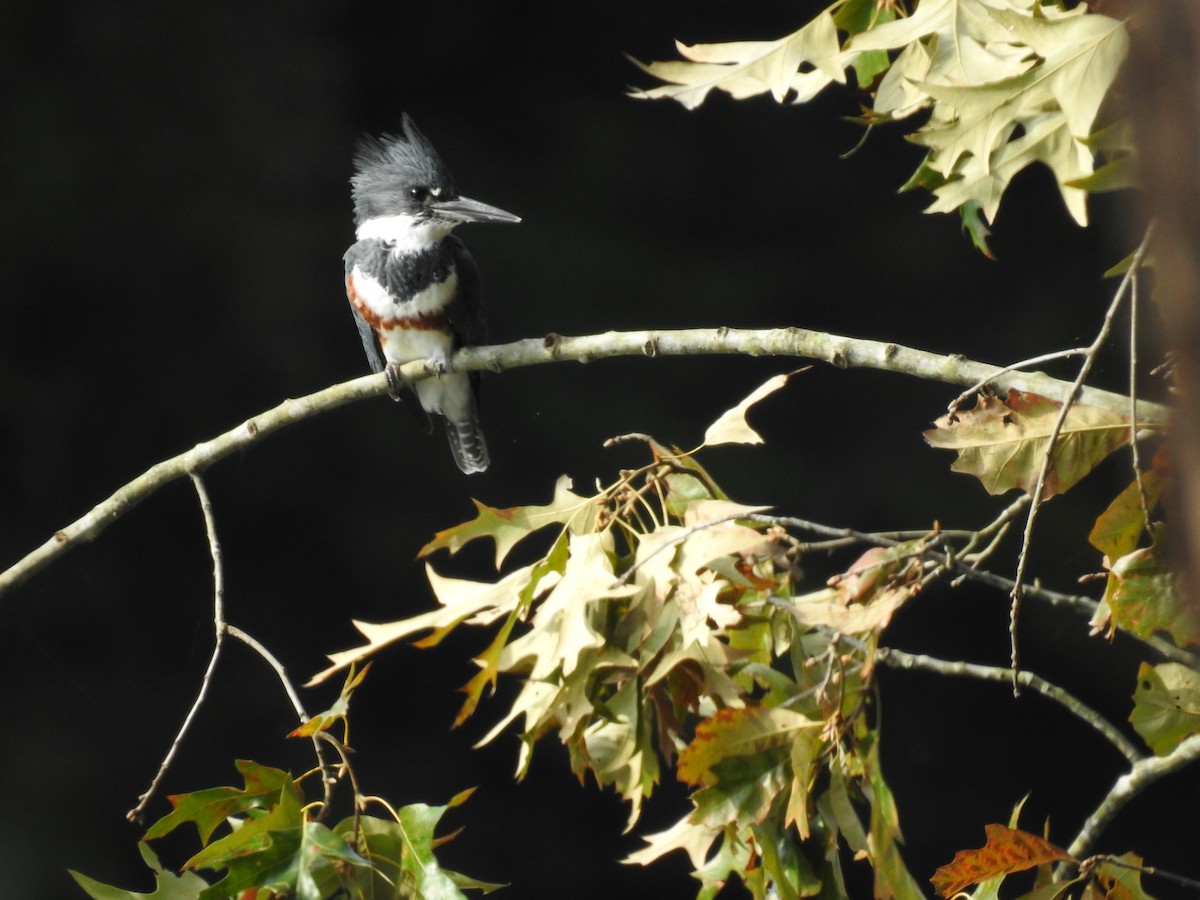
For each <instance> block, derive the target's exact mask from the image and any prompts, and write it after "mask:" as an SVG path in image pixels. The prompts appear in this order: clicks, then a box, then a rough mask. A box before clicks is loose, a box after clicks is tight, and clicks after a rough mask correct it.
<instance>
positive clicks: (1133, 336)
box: [1129, 274, 1154, 540]
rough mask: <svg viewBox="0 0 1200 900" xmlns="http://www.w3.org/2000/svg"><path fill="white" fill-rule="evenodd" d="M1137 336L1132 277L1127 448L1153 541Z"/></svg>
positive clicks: (1135, 286)
mask: <svg viewBox="0 0 1200 900" xmlns="http://www.w3.org/2000/svg"><path fill="white" fill-rule="evenodd" d="M1137 335H1138V278H1137V275H1136V274H1135V275H1134V276H1133V285H1132V286H1131V288H1130V291H1129V433H1130V434H1131V435H1133V439H1132V440H1131V441H1130V442H1129V447H1130V449H1131V450H1132V451H1133V480H1134V481H1136V482H1137V489H1138V499H1139V500H1140V501H1141V504H1142V525H1143V527H1144V528H1145V529H1146V536H1147V537H1149V538H1151V539H1152V540H1153V538H1154V526H1153V525H1152V524H1151V522H1150V501H1149V499H1148V498H1147V497H1146V483H1145V482H1144V481H1143V480H1142V460H1141V452H1140V451H1139V450H1138V441H1137V433H1138V414H1137V402H1136V401H1135V400H1134V397H1135V396H1136V394H1135V393H1134V392H1135V391H1136V390H1137V362H1138V352H1137Z"/></svg>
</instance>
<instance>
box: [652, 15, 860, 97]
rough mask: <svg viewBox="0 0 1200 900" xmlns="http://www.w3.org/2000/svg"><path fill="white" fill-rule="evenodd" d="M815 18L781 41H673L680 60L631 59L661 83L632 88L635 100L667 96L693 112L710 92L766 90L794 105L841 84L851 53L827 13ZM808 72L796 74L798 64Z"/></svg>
mask: <svg viewBox="0 0 1200 900" xmlns="http://www.w3.org/2000/svg"><path fill="white" fill-rule="evenodd" d="M840 5H841V4H840V3H837V4H834V6H832V7H830V8H829V9H826V10H825V11H823V12H821V13H818V14H817V16H816V17H815V18H814V19H813V20H812V21H810V22H809V23H808V24H806V25H805V26H804V27H802V28H800V29H799V30H798V31H795V32H793V33H792V34H790V35H788V36H787V37H784V38H780V39H779V40H775V41H731V42H727V43H719V44H694V45H690V46H689V45H687V44H683V43H680V42H679V41H676V42H675V49H676V50H677V51H678V52H679V54H680V56H682V57H684V60H683V61H679V60H672V61H667V62H652V63H643V62H639V61H638V60H636V59H632V62H633V64H634V65H636V66H637V67H638V68H639V69H641V70H642V71H643V72H646V73H647V74H648V75H652V76H653V77H655V78H657V79H659V80H660V81H664V82H666V84H663V85H660V86H659V87H654V88H648V89H646V90H634V91H632V92H631V94H632V95H633V96H634V97H638V98H640V99H655V98H662V97H667V98H670V99H672V100H675V101H677V102H678V103H680V104H682V105H683V106H684V107H685V108H687V109H695V108H696V107H697V106H699V105H700V104H701V103H703V102H704V100H705V98H707V97H708V95H709V93H710V92H712V91H713V90H721V91H724V92H725V93H727V94H729V95H730V96H731V97H733V98H735V99H738V100H741V99H744V98H746V97H754V96H756V95H758V94H765V93H768V92H770V93H771V95H772V96H773V97H774V98H775V100H776V101H778V102H780V103H782V102H783V101H784V99H785V98H786V96H787V95H788V93H789V92H791V91H794V92H795V93H796V102H804V101H806V100H809V99H811V98H812V97H814V96H816V95H817V93H818V92H819V91H821V89H823V88H824V87H825V86H826V85H828V84H830V83H832V82H834V81H836V82H839V83H845V81H846V74H845V69H846V67H847V66H848V65H851V64H852V63H853V61H854V60H855V58H856V57H857V56H858V54H857V53H845V52H843V51H842V48H841V45H840V43H839V41H838V35H837V26H836V25H835V23H834V20H833V16H832V14H831V13H832V11H833V10H834V9H835V8H837V7H838V6H840ZM805 65H807V66H811V67H812V70H811V71H807V72H800V71H799V69H800V68H801V67H802V66H805Z"/></svg>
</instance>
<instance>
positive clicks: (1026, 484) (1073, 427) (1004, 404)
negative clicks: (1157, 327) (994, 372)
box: [925, 390, 1129, 500]
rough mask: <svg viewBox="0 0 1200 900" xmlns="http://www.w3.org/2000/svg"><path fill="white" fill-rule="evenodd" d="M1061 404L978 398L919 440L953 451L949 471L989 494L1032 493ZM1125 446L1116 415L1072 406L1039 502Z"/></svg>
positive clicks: (1125, 429)
mask: <svg viewBox="0 0 1200 900" xmlns="http://www.w3.org/2000/svg"><path fill="white" fill-rule="evenodd" d="M1061 408H1062V406H1061V404H1059V403H1057V402H1055V401H1054V400H1050V399H1048V398H1046V397H1042V396H1039V395H1038V394H1031V393H1025V392H1023V391H1017V390H1010V391H1009V392H1008V396H1007V397H1006V398H1005V399H1004V400H1001V399H999V398H998V397H989V396H980V397H979V398H978V400H977V401H976V404H975V407H974V408H973V409H969V410H965V411H960V412H957V413H955V414H953V415H945V416H942V417H941V418H940V419H938V420H937V422H935V423H934V425H935V427H934V428H932V429H930V430H929V431H926V432H925V440H926V441H927V442H928V443H929V444H930V445H931V446H933V447H937V448H938V449H942V450H955V451H957V452H958V459H956V460H955V461H954V464H953V465H952V466H951V467H950V469H951V471H954V472H964V473H966V474H968V475H974V476H975V477H976V478H978V479H979V481H980V482H981V483H982V484H983V486H984V488H985V489H986V490H987V492H988V493H989V494H1003V493H1004V492H1005V491H1009V490H1011V489H1012V488H1020V489H1021V490H1023V491H1025V492H1026V493H1028V494H1032V493H1033V491H1034V489H1035V488H1036V486H1037V480H1038V475H1039V472H1040V471H1041V467H1042V460H1043V459H1044V457H1045V455H1046V448H1047V446H1048V444H1049V442H1050V434H1051V433H1052V432H1053V430H1054V423H1055V421H1056V420H1057V418H1058V415H1059V410H1060V409H1061ZM1128 441H1129V420H1128V419H1127V418H1126V417H1125V416H1123V415H1121V414H1120V413H1116V412H1112V411H1110V410H1107V409H1101V408H1098V407H1094V406H1082V405H1080V404H1078V403H1077V404H1075V405H1073V406H1072V407H1071V409H1070V410H1069V411H1068V413H1067V417H1066V419H1065V421H1064V422H1063V427H1062V430H1061V431H1060V432H1059V434H1058V440H1057V442H1056V443H1055V445H1054V453H1053V455H1052V456H1051V460H1050V468H1049V470H1048V472H1047V474H1046V485H1045V488H1044V490H1043V491H1042V499H1043V500H1046V499H1048V498H1050V497H1053V496H1054V495H1055V494H1061V493H1063V492H1064V491H1067V490H1069V489H1070V488H1072V487H1073V486H1074V485H1076V484H1077V483H1078V482H1079V481H1080V480H1081V479H1082V478H1083V477H1084V476H1085V475H1087V474H1088V473H1089V472H1090V471H1091V470H1092V469H1094V468H1095V467H1096V466H1097V465H1098V464H1099V462H1100V461H1101V460H1102V459H1104V458H1105V457H1106V456H1108V455H1109V454H1110V453H1112V452H1113V451H1114V450H1116V449H1117V448H1118V447H1120V446H1121V445H1123V444H1125V443H1127V442H1128Z"/></svg>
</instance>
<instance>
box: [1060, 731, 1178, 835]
mask: <svg viewBox="0 0 1200 900" xmlns="http://www.w3.org/2000/svg"><path fill="white" fill-rule="evenodd" d="M1197 759H1200V734H1193V735H1192V736H1191V737H1188V738H1185V739H1184V740H1183V741H1182V742H1181V743H1180V744H1179V746H1178V747H1176V748H1175V749H1174V750H1172V751H1171V752H1170V753H1168V754H1167V755H1166V756H1151V757H1147V758H1145V759H1141V760H1139V761H1138V762H1136V763H1134V765H1133V768H1131V769H1130V770H1129V771H1128V772H1126V773H1125V774H1124V775H1122V776H1121V777H1120V778H1118V779H1117V781H1116V783H1115V784H1114V785H1113V786H1112V790H1110V791H1109V792H1108V794H1107V795H1106V796H1105V798H1104V800H1103V801H1102V802H1101V803H1100V805H1099V806H1098V807H1096V810H1095V812H1093V813H1092V814H1091V815H1090V816H1088V820H1087V821H1086V822H1085V823H1084V824H1083V828H1081V829H1080V831H1079V834H1078V835H1077V836H1076V837H1075V840H1073V841H1072V842H1071V846H1070V847H1068V848H1067V852H1068V853H1070V854H1071V856H1073V857H1075V858H1076V859H1082V858H1083V857H1084V856H1087V855H1088V854H1089V853H1091V851H1092V847H1094V846H1095V844H1096V839H1097V838H1099V837H1100V834H1101V833H1102V832H1103V831H1104V829H1105V828H1107V827H1108V823H1109V822H1111V821H1112V820H1113V819H1114V818H1115V817H1116V815H1117V813H1119V812H1120V811H1121V810H1122V809H1124V808H1125V806H1126V805H1127V804H1128V803H1129V801H1130V800H1132V799H1133V798H1134V797H1136V796H1137V795H1138V794H1140V793H1141V792H1142V791H1144V790H1145V789H1146V788H1148V787H1149V786H1150V785H1152V784H1154V782H1156V781H1158V780H1159V779H1160V778H1163V777H1165V776H1167V775H1170V774H1171V773H1172V772H1176V771H1178V770H1179V769H1182V768H1183V767H1184V766H1186V765H1188V764H1190V763H1192V762H1195V761H1196V760H1197Z"/></svg>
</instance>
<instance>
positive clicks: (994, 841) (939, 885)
mask: <svg viewBox="0 0 1200 900" xmlns="http://www.w3.org/2000/svg"><path fill="white" fill-rule="evenodd" d="M984 831H985V832H986V834H987V843H986V844H985V845H984V846H983V847H981V848H979V849H978V850H959V851H958V852H957V853H956V854H954V860H953V862H951V863H949V864H948V865H945V866H942V867H941V868H940V869H938V870H937V871H936V872H935V873H934V874H933V877H932V878H931V879H929V880H930V881H931V882H932V883H933V886H934V888H935V889H936V890H937V892H938V893H939V894H941V895H942V896H943V897H953V896H954V895H955V894H957V893H958V892H959V891H961V890H963V888H966V887H970V886H971V885H972V884H978V883H979V882H981V881H986V880H987V879H989V878H995V877H996V876H997V875H1011V874H1012V873H1014V872H1024V871H1025V870H1026V869H1032V868H1033V867H1034V866H1041V865H1045V864H1046V863H1051V862H1056V861H1058V860H1062V859H1067V860H1069V859H1070V858H1071V857H1070V855H1069V854H1068V853H1067V852H1066V851H1065V850H1063V849H1061V848H1059V847H1056V846H1054V845H1053V844H1051V843H1050V842H1049V841H1047V840H1043V839H1042V838H1040V837H1038V836H1037V835H1035V834H1030V833H1029V832H1028V831H1021V830H1020V829H1018V828H1009V827H1008V826H1006V825H986V826H984Z"/></svg>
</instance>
